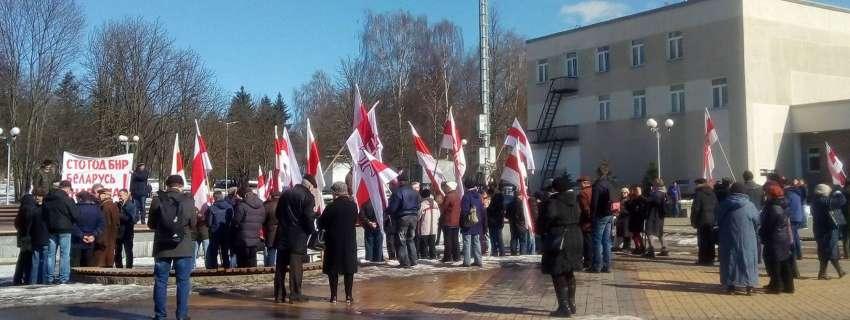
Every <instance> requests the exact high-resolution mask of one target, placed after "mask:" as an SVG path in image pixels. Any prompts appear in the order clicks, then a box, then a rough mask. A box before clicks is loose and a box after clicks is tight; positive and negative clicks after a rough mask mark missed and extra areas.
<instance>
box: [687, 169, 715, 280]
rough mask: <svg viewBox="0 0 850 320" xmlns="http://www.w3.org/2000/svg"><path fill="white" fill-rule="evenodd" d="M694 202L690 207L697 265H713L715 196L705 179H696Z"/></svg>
mask: <svg viewBox="0 0 850 320" xmlns="http://www.w3.org/2000/svg"><path fill="white" fill-rule="evenodd" d="M694 183H695V184H696V185H697V188H696V192H695V193H694V202H693V205H692V206H691V226H692V227H694V229H697V247H698V248H699V255H698V259H697V262H696V263H697V264H699V265H712V264H714V255H715V253H714V242H715V241H714V208H715V207H717V196H716V195H714V188H712V187H711V185H709V184H708V182H707V181H706V180H705V179H702V178H700V179H696V180H694Z"/></svg>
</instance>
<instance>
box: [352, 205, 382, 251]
mask: <svg viewBox="0 0 850 320" xmlns="http://www.w3.org/2000/svg"><path fill="white" fill-rule="evenodd" d="M358 215H359V220H360V226H362V227H363V246H364V247H365V248H366V260H369V261H370V262H383V261H384V250H383V249H384V245H383V241H384V234H383V233H381V228H380V226H378V218H377V217H376V216H375V209H374V208H372V203H371V202H369V201H366V203H365V204H364V205H363V207H362V208H360V213H358Z"/></svg>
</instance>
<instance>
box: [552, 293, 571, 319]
mask: <svg viewBox="0 0 850 320" xmlns="http://www.w3.org/2000/svg"><path fill="white" fill-rule="evenodd" d="M567 291H568V290H567V288H566V287H561V288H557V289H555V293H556V295H557V296H558V309H556V310H555V311H552V312H550V313H549V316H550V317H556V318H569V317H570V315H571V313H570V309H569V306H568V303H569V302H568V301H567V296H568V292H567Z"/></svg>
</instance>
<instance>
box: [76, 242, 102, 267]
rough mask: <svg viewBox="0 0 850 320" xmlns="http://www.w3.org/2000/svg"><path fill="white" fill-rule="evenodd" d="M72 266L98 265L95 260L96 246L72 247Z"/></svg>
mask: <svg viewBox="0 0 850 320" xmlns="http://www.w3.org/2000/svg"><path fill="white" fill-rule="evenodd" d="M71 267H97V266H96V265H95V261H94V246H87V247H83V246H75V247H72V248H71Z"/></svg>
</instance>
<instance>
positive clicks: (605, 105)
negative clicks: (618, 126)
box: [599, 95, 611, 121]
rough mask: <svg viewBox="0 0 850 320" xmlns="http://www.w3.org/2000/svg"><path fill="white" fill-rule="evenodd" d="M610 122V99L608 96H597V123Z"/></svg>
mask: <svg viewBox="0 0 850 320" xmlns="http://www.w3.org/2000/svg"><path fill="white" fill-rule="evenodd" d="M608 120H611V98H610V97H609V96H608V95H604V96H599V121H608Z"/></svg>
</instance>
